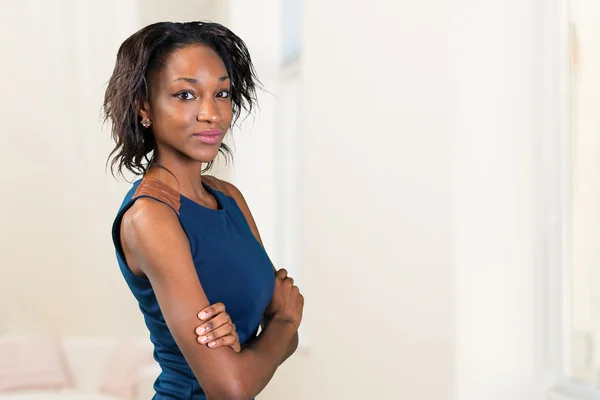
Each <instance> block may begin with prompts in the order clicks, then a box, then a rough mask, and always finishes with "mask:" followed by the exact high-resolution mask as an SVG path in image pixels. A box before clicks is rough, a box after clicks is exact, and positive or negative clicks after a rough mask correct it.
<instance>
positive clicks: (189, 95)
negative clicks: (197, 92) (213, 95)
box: [177, 92, 196, 100]
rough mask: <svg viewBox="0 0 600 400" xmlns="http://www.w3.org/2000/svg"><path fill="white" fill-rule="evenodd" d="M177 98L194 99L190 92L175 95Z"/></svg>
mask: <svg viewBox="0 0 600 400" xmlns="http://www.w3.org/2000/svg"><path fill="white" fill-rule="evenodd" d="M177 97H179V98H180V99H181V100H193V99H195V98H196V97H195V96H194V95H193V94H191V93H190V92H181V93H178V94H177Z"/></svg>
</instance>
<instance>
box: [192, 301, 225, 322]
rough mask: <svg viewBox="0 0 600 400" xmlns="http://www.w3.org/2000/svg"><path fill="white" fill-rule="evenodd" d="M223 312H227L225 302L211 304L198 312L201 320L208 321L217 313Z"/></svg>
mask: <svg viewBox="0 0 600 400" xmlns="http://www.w3.org/2000/svg"><path fill="white" fill-rule="evenodd" d="M223 312H225V304H223V303H215V304H211V305H210V306H208V307H205V308H204V309H202V310H201V311H200V312H199V313H198V319H200V321H208V320H209V319H211V318H212V317H214V316H215V315H217V314H220V313H223Z"/></svg>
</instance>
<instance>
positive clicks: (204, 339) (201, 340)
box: [200, 336, 208, 343]
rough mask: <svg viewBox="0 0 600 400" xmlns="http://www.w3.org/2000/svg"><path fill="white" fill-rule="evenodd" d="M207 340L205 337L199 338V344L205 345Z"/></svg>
mask: <svg viewBox="0 0 600 400" xmlns="http://www.w3.org/2000/svg"><path fill="white" fill-rule="evenodd" d="M207 340H208V338H207V337H206V336H200V343H206V341H207Z"/></svg>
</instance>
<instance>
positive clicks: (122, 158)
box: [103, 21, 260, 175]
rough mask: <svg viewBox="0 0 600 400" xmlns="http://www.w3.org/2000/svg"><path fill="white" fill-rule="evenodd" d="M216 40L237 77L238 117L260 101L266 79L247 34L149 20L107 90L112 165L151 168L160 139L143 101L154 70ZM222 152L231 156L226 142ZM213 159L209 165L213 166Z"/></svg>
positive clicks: (137, 170) (124, 50)
mask: <svg viewBox="0 0 600 400" xmlns="http://www.w3.org/2000/svg"><path fill="white" fill-rule="evenodd" d="M197 44H204V45H208V46H210V47H211V48H212V49H213V50H214V51H215V52H216V53H217V54H218V55H219V57H221V59H222V60H223V63H224V64H225V68H226V69H227V73H228V74H229V78H230V82H231V103H232V113H233V120H232V125H234V124H235V123H236V121H237V120H238V118H239V117H240V114H241V112H242V110H245V111H246V112H247V113H251V112H252V109H253V107H254V106H256V89H257V88H259V87H260V81H259V80H258V78H257V76H256V71H255V69H254V66H253V64H252V59H251V58H250V53H249V52H248V48H247V47H246V44H245V43H244V41H243V40H242V39H240V38H239V37H238V36H237V35H235V34H234V33H233V32H232V31H230V30H229V29H228V28H226V27H224V26H223V25H221V24H217V23H213V22H202V21H194V22H158V23H154V24H151V25H148V26H146V27H144V28H142V29H140V30H139V31H137V32H136V33H134V34H133V35H131V36H130V37H129V38H127V40H125V41H124V42H123V44H121V47H120V48H119V51H118V53H117V61H116V64H115V69H114V71H113V73H112V76H111V78H110V80H109V82H108V86H107V88H106V92H105V94H104V104H103V114H104V120H105V121H110V123H111V128H112V138H113V139H114V141H115V143H116V146H115V148H114V149H113V151H112V152H111V153H110V155H109V161H110V159H111V158H112V161H110V164H111V171H112V173H113V175H115V170H116V171H117V172H118V173H119V174H120V175H123V169H127V170H129V171H131V172H133V173H134V174H136V175H142V174H144V173H146V171H147V170H148V168H149V166H150V164H151V163H152V162H153V159H154V153H155V150H156V139H155V137H154V133H153V132H152V128H151V127H150V128H144V127H142V126H141V124H140V120H141V119H140V116H139V114H138V111H139V104H140V102H141V101H145V100H147V99H148V96H149V94H148V90H149V88H148V82H149V81H150V77H151V76H152V74H154V73H156V72H158V71H160V69H161V68H162V67H164V65H165V63H166V60H167V58H168V57H169V55H170V54H171V53H172V52H173V51H175V50H177V49H182V48H185V47H188V46H192V45H197ZM219 152H220V153H222V154H224V155H225V156H226V157H230V156H231V150H230V149H229V147H228V146H227V145H226V144H225V143H222V144H221V147H220V148H219ZM212 164H213V162H212V161H211V162H209V163H208V165H207V166H206V168H205V170H208V169H209V168H210V167H211V166H212Z"/></svg>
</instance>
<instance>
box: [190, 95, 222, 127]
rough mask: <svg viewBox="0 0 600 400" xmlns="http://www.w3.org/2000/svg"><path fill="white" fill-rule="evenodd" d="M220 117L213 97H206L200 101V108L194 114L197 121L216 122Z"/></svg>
mask: <svg viewBox="0 0 600 400" xmlns="http://www.w3.org/2000/svg"><path fill="white" fill-rule="evenodd" d="M220 119H222V116H221V111H220V110H219V107H218V106H217V104H216V101H215V99H213V98H206V99H203V100H202V101H201V102H200V109H199V110H198V114H197V116H196V120H198V122H202V121H205V122H211V123H214V122H218V121H219V120H220Z"/></svg>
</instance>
